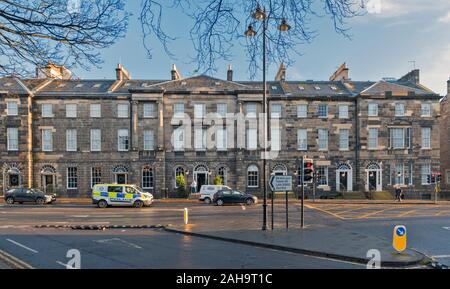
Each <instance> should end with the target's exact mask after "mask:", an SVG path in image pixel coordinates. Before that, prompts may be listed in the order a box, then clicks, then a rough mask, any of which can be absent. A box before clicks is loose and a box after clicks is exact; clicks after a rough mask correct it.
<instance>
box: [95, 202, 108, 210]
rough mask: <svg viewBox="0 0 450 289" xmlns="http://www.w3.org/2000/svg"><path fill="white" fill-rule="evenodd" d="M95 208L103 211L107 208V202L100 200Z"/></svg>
mask: <svg viewBox="0 0 450 289" xmlns="http://www.w3.org/2000/svg"><path fill="white" fill-rule="evenodd" d="M97 206H98V207H99V208H101V209H104V208H106V207H108V202H107V201H105V200H100V201H98V204H97Z"/></svg>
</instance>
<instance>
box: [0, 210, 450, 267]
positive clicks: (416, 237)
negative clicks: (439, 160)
mask: <svg viewBox="0 0 450 289" xmlns="http://www.w3.org/2000/svg"><path fill="white" fill-rule="evenodd" d="M185 207H187V208H188V209H189V212H190V215H189V219H190V223H191V226H198V225H196V224H200V223H201V224H204V223H205V222H207V223H211V224H212V225H213V226H214V223H215V222H220V221H221V220H224V219H226V220H228V221H229V222H228V223H229V224H230V226H231V227H236V228H238V227H239V228H243V227H244V228H247V229H252V230H255V229H259V228H261V223H260V219H261V212H262V207H261V205H256V206H252V207H245V206H225V207H215V206H205V205H201V204H157V205H155V206H154V207H150V208H143V209H134V208H109V209H105V210H101V209H97V208H94V207H92V206H89V205H54V206H43V207H39V206H35V205H24V206H19V205H16V206H5V205H0V249H1V250H3V251H6V252H7V253H10V254H12V255H14V256H15V257H17V258H19V259H21V260H23V261H25V262H27V263H29V264H30V265H32V266H33V267H36V268H63V267H64V264H65V263H66V262H67V260H68V259H67V258H66V253H67V251H68V250H70V249H77V250H80V252H81V256H82V267H83V268H180V269H188V268H236V269H238V268H252V269H259V268H261V269H262V268H364V267H363V266H361V265H356V264H351V263H344V262H339V261H336V260H329V259H321V258H315V257H309V256H304V255H300V254H293V253H288V252H282V251H274V250H270V249H265V248H257V247H251V246H247V245H238V244H234V243H228V242H222V241H217V240H209V239H203V238H199V237H190V236H185V235H180V234H174V233H169V232H165V231H161V230H150V229H146V230H133V229H127V230H106V231H75V230H70V229H37V228H35V227H34V226H35V225H46V224H53V225H58V224H59V225H61V224H63V225H68V224H71V225H72V224H83V225H90V224H96V225H102V224H103V225H112V224H115V225H157V224H162V225H169V224H171V225H181V224H183V211H184V208H185ZM269 208H270V206H269ZM299 209H300V208H299V204H298V203H295V204H293V205H291V206H290V207H289V211H290V213H289V220H290V228H299V218H300V214H299ZM337 210H338V211H339V212H338V211H337ZM447 211H450V207H449V206H438V207H437V206H433V205H405V206H403V207H398V205H396V204H392V205H379V204H378V205H376V204H372V205H363V206H361V205H358V208H356V207H355V205H351V204H350V205H347V204H339V205H338V206H336V204H312V203H308V205H307V208H306V224H307V225H308V226H311V227H317V228H323V229H326V228H327V227H334V228H336V227H342V228H346V229H351V230H357V231H358V232H361V233H364V234H367V235H371V236H376V237H377V238H380V239H385V240H387V241H390V238H391V236H392V228H393V226H394V225H397V224H404V225H406V226H407V229H408V245H409V247H410V248H414V249H416V250H419V251H420V252H422V253H425V254H427V255H428V256H433V257H435V258H436V259H437V260H439V261H440V262H441V263H443V264H447V265H450V247H449V246H448V244H449V243H450V217H449V215H447V213H446V212H447ZM275 212H276V214H275V227H276V228H283V227H284V224H285V219H284V217H285V208H284V205H282V204H277V205H275ZM230 220H231V221H230ZM269 224H270V218H269ZM196 229H201V228H198V227H197V228H196ZM217 229H218V230H220V228H219V227H218V228H217ZM228 229H229V228H228ZM326 241H327V242H332V241H333V240H326Z"/></svg>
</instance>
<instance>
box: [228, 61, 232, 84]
mask: <svg viewBox="0 0 450 289" xmlns="http://www.w3.org/2000/svg"><path fill="white" fill-rule="evenodd" d="M227 80H228V81H233V68H232V67H231V64H230V65H228V71H227Z"/></svg>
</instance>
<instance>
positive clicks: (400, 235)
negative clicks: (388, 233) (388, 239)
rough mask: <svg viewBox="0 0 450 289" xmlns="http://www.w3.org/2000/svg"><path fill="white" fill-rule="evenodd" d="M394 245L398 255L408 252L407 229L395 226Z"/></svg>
mask: <svg viewBox="0 0 450 289" xmlns="http://www.w3.org/2000/svg"><path fill="white" fill-rule="evenodd" d="M392 245H393V247H394V249H395V251H397V252H398V253H401V252H403V251H405V250H406V227H405V226H395V228H394V237H393V241H392Z"/></svg>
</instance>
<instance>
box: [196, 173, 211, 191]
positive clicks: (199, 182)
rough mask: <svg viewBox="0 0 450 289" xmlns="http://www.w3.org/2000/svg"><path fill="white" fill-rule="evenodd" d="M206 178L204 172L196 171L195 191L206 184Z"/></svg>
mask: <svg viewBox="0 0 450 289" xmlns="http://www.w3.org/2000/svg"><path fill="white" fill-rule="evenodd" d="M207 179H208V177H207V174H206V173H196V182H197V192H200V189H201V188H202V186H203V185H207Z"/></svg>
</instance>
